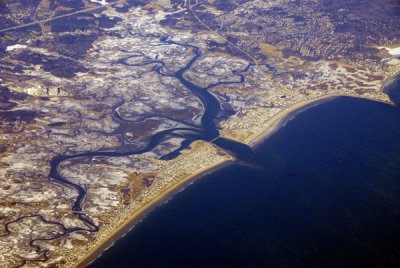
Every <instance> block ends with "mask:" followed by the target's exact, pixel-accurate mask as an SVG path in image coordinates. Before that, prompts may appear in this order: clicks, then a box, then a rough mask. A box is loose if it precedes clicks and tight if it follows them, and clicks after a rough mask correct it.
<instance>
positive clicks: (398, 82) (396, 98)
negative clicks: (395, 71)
mask: <svg viewBox="0 0 400 268" xmlns="http://www.w3.org/2000/svg"><path fill="white" fill-rule="evenodd" d="M384 92H385V93H386V94H387V95H388V96H389V98H390V100H391V101H392V102H393V103H394V104H395V105H396V106H397V107H400V75H397V76H396V77H395V78H393V79H392V80H391V81H390V83H389V84H388V85H386V86H385V88H384Z"/></svg>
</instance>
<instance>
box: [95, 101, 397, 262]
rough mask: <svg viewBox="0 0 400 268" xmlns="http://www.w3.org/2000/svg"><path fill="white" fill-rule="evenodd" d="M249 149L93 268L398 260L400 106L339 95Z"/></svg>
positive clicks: (166, 207) (159, 211)
mask: <svg viewBox="0 0 400 268" xmlns="http://www.w3.org/2000/svg"><path fill="white" fill-rule="evenodd" d="M232 146H235V145H234V144H233V145H232ZM255 151H256V152H257V159H253V158H252V159H241V160H242V161H244V162H246V161H247V162H256V163H253V164H254V165H238V164H236V165H230V166H227V167H224V168H222V169H220V170H217V171H215V172H213V173H211V174H209V175H206V176H204V177H202V178H200V179H199V180H197V181H196V182H195V183H193V184H192V185H190V186H188V187H187V188H186V189H185V190H184V191H182V192H179V193H177V194H176V195H175V196H174V197H173V198H172V199H171V200H170V201H169V202H168V203H166V204H164V205H162V206H160V207H158V208H156V209H154V211H152V212H151V213H150V214H149V215H147V216H146V217H145V218H144V220H143V221H142V222H140V223H138V224H137V225H136V226H135V228H134V229H133V230H132V231H130V232H129V233H128V234H127V235H126V236H125V237H123V238H121V239H120V240H118V241H117V242H116V243H115V245H114V246H113V247H111V248H110V249H109V250H107V251H106V252H105V253H103V255H102V256H101V257H100V258H99V259H97V260H96V261H95V262H93V263H92V264H91V266H90V267H152V268H153V267H155V268H157V267H378V266H380V267H397V266H396V264H397V263H399V262H400V257H399V256H400V109H399V108H396V107H392V106H390V105H386V104H382V103H378V102H373V101H368V100H362V99H356V98H347V97H341V98H337V99H334V100H331V101H329V102H324V103H321V104H319V105H317V106H315V107H311V108H309V109H307V110H305V111H303V112H301V113H299V114H298V115H297V116H296V117H295V118H293V119H292V120H290V121H288V122H287V124H286V125H285V126H284V127H282V128H281V129H280V130H279V131H277V132H276V133H275V134H274V135H273V136H271V137H270V138H268V139H267V140H266V141H264V142H263V143H261V144H259V146H258V147H257V148H256V149H255ZM250 164H251V163H250Z"/></svg>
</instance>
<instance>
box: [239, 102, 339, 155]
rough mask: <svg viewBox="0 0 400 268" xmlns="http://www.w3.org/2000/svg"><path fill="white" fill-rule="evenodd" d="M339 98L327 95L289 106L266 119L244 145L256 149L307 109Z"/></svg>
mask: <svg viewBox="0 0 400 268" xmlns="http://www.w3.org/2000/svg"><path fill="white" fill-rule="evenodd" d="M339 97H342V96H341V95H327V96H322V97H318V98H314V99H309V100H306V101H302V102H298V103H296V104H294V105H292V106H289V107H287V108H285V109H283V110H282V111H280V112H278V113H277V114H275V115H274V116H273V117H271V118H270V119H268V121H267V123H266V125H265V126H264V128H263V129H262V130H260V131H257V132H255V133H253V134H252V135H250V136H249V137H247V138H246V140H245V141H244V143H246V144H248V145H249V146H250V147H252V148H254V147H257V146H258V145H259V144H260V143H262V142H264V141H265V140H266V139H268V138H269V137H271V136H272V135H273V134H275V133H276V132H277V131H279V129H281V128H282V127H284V126H285V125H286V123H287V122H288V121H290V120H291V119H293V118H294V117H296V116H297V115H298V114H299V113H302V112H304V111H305V110H308V109H309V108H312V107H314V106H317V105H320V104H321V103H324V102H328V101H331V100H333V99H336V98H339Z"/></svg>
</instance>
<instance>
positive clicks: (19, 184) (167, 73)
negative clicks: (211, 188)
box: [0, 0, 400, 267]
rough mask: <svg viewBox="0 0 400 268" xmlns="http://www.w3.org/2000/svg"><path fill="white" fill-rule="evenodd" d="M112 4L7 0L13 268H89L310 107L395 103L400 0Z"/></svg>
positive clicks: (5, 177)
mask: <svg viewBox="0 0 400 268" xmlns="http://www.w3.org/2000/svg"><path fill="white" fill-rule="evenodd" d="M106 2H107V1H105V2H104V1H101V2H99V1H84V0H77V1H73V2H71V1H57V2H52V1H47V0H21V1H17V2H15V1H5V2H2V3H1V4H0V10H1V11H2V12H0V13H1V14H0V21H1V22H2V23H1V26H0V67H1V72H0V167H1V169H0V185H1V186H0V187H1V188H0V197H1V202H0V205H1V206H0V208H1V211H2V212H1V217H0V264H1V265H0V266H4V267H20V266H25V267H38V266H42V267H52V266H59V267H75V266H79V265H83V264H85V263H88V262H89V261H91V260H92V259H94V258H96V257H97V256H98V255H99V254H100V253H101V252H102V250H103V249H105V248H106V247H108V246H110V245H111V244H112V243H113V242H114V241H115V240H116V239H118V237H119V236H120V235H122V234H123V233H125V232H126V231H127V230H128V229H130V228H131V227H132V225H133V224H134V223H135V222H136V221H137V220H138V219H139V218H140V215H143V213H145V212H146V211H148V210H149V208H150V207H152V206H153V205H154V204H156V203H158V202H159V201H160V199H164V198H167V196H168V194H171V193H174V192H176V191H177V190H178V189H179V188H180V187H182V186H183V185H185V184H186V183H187V182H188V181H190V180H191V178H192V177H193V176H195V175H198V174H199V173H201V172H205V171H206V170H210V169H211V168H213V167H216V166H219V165H222V164H224V163H228V162H231V161H233V160H235V159H237V158H239V159H243V158H245V156H246V157H251V158H252V157H253V156H254V152H253V150H252V148H250V147H249V146H248V145H249V144H252V143H256V142H257V141H260V139H262V138H263V137H265V136H267V135H270V134H271V133H273V131H274V130H276V129H277V128H278V127H279V125H280V124H281V123H282V119H283V118H285V117H286V116H287V115H288V113H290V114H292V112H294V111H295V110H297V109H298V108H301V107H303V106H304V105H307V106H308V105H310V104H311V103H312V102H314V101H316V100H318V101H320V100H325V99H327V98H330V97H332V96H354V97H360V98H367V99H373V100H378V101H381V102H386V103H390V100H389V98H388V96H387V95H386V94H385V93H384V91H383V90H382V89H381V86H382V85H383V84H384V83H385V81H389V79H391V78H392V77H394V76H395V75H396V74H398V72H399V66H400V60H399V54H398V47H399V46H400V40H399V36H400V35H399V34H398V29H400V19H399V16H400V15H399V14H398V12H396V11H397V10H398V8H399V7H398V3H397V2H396V1H393V0H383V2H382V1H379V3H378V2H377V1H364V0H360V1H350V2H349V1H345V0H339V1H334V2H332V1H325V0H303V1H286V0H284V1H267V0H265V1H264V0H263V1H258V0H246V1H235V0H229V1H219V0H212V1H202V2H200V1H198V2H196V3H195V2H194V1H183V0H174V1H169V0H159V1H136V0H127V1H109V2H108V3H106ZM300 2H301V3H300ZM311 105H312V104H311ZM232 148H233V149H232ZM252 159H254V158H252Z"/></svg>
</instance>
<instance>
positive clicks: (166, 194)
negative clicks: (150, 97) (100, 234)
mask: <svg viewBox="0 0 400 268" xmlns="http://www.w3.org/2000/svg"><path fill="white" fill-rule="evenodd" d="M233 162H235V159H227V160H223V161H219V162H216V163H215V164H214V165H213V166H212V167H204V168H202V169H199V170H197V171H196V172H195V173H194V174H191V175H187V176H185V177H183V178H182V179H181V180H179V182H177V183H175V184H172V185H170V186H169V187H167V188H166V189H164V190H163V191H162V192H161V193H160V194H159V195H158V196H157V198H154V199H153V200H151V201H150V202H148V203H147V204H145V205H144V206H143V207H141V208H140V209H139V210H137V211H135V212H133V213H132V215H130V216H129V217H128V218H127V219H126V220H125V221H124V222H123V223H122V224H121V225H120V226H119V227H118V228H116V229H115V230H113V231H112V232H111V233H110V234H109V235H108V237H107V238H106V239H104V241H103V242H102V243H101V244H99V245H98V246H96V247H94V248H93V249H91V250H90V251H89V252H88V254H87V255H85V256H84V257H83V258H82V259H80V260H78V261H77V262H76V263H75V264H72V265H71V267H75V268H80V267H86V266H87V265H90V264H91V263H92V262H94V261H95V260H97V259H98V258H100V257H101V256H102V255H103V254H104V253H105V252H106V251H107V250H108V249H109V248H110V247H112V246H113V245H114V243H115V242H117V241H118V240H119V239H120V238H122V237H124V236H125V235H127V234H128V233H129V232H130V231H131V230H132V229H133V228H134V227H135V226H136V224H138V223H140V222H141V221H142V220H143V219H144V218H145V217H146V216H147V215H148V214H149V213H151V212H152V211H153V210H154V209H156V208H158V207H160V206H162V205H163V204H165V203H166V202H168V201H169V199H170V198H172V197H173V196H174V195H175V194H176V193H178V192H180V191H182V190H184V189H185V188H186V187H188V186H189V185H191V184H192V183H193V182H195V181H197V180H198V179H199V178H201V177H203V176H205V175H207V174H209V173H212V172H214V171H216V170H218V169H220V168H222V167H225V166H227V165H229V164H231V163H233Z"/></svg>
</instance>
